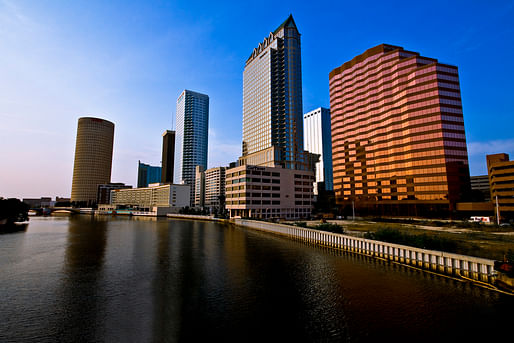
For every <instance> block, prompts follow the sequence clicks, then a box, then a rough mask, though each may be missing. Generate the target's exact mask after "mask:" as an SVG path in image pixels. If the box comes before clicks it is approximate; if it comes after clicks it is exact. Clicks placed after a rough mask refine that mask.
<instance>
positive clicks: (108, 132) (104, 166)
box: [71, 117, 114, 206]
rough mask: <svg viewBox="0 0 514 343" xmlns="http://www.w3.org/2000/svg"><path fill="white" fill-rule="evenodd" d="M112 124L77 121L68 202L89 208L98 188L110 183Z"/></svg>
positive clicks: (101, 121) (88, 120) (112, 141)
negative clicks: (69, 198)
mask: <svg viewBox="0 0 514 343" xmlns="http://www.w3.org/2000/svg"><path fill="white" fill-rule="evenodd" d="M113 144H114V124H113V123H111V122H110V121H107V120H104V119H99V118H90V117H84V118H79V120H78V127H77V141H76V145H75V162H74V165H73V182H72V186H71V201H72V202H75V203H80V204H81V205H85V206H90V205H92V204H93V203H95V202H96V198H97V192H98V185H100V184H106V183H109V182H110V181H111V167H112V149H113Z"/></svg>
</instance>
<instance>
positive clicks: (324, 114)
mask: <svg viewBox="0 0 514 343" xmlns="http://www.w3.org/2000/svg"><path fill="white" fill-rule="evenodd" d="M303 146H304V149H305V150H307V151H309V152H311V153H315V154H318V155H320V158H319V161H318V162H317V163H316V170H315V176H316V182H315V183H314V194H318V187H319V186H323V187H324V190H329V191H331V190H333V189H334V185H333V179H332V131H331V124H330V110H329V109H328V108H323V107H319V108H317V109H315V110H313V111H311V112H308V113H305V114H304V115H303Z"/></svg>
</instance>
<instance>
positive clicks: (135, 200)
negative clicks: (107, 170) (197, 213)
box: [111, 184, 190, 214]
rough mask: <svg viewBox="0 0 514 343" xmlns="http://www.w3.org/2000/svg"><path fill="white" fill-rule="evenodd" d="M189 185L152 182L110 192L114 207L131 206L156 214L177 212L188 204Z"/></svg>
mask: <svg viewBox="0 0 514 343" xmlns="http://www.w3.org/2000/svg"><path fill="white" fill-rule="evenodd" d="M189 190H190V187H189V185H175V184H152V185H150V186H149V187H144V188H133V189H117V190H113V191H112V192H111V199H112V200H111V204H112V205H113V207H114V208H132V209H137V210H141V211H147V212H156V213H157V214H166V213H170V212H178V210H179V209H181V208H183V207H186V206H189V201H190V200H189V198H190V195H189Z"/></svg>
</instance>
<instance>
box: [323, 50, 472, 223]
mask: <svg viewBox="0 0 514 343" xmlns="http://www.w3.org/2000/svg"><path fill="white" fill-rule="evenodd" d="M329 79H330V112H331V116H332V157H333V164H334V166H333V168H334V191H335V195H336V201H337V203H339V204H341V205H347V206H352V203H353V204H355V206H356V207H361V208H363V211H364V209H366V208H367V211H370V210H373V211H374V210H378V209H379V208H380V209H381V210H382V211H387V213H388V214H400V215H437V214H438V212H445V213H448V211H451V210H453V209H455V203H456V202H457V201H458V200H460V198H461V197H462V195H463V194H464V193H466V192H467V191H469V167H468V155H467V148H466V136H465V133H464V120H463V115H462V104H461V99H460V86H459V75H458V70H457V67H455V66H452V65H447V64H442V63H439V62H438V61H437V60H436V59H433V58H428V57H423V56H420V55H419V53H416V52H411V51H406V50H404V49H403V48H401V47H398V46H391V45H385V44H383V45H379V46H376V47H374V48H371V49H369V50H367V51H366V52H364V53H363V54H362V55H359V56H357V57H355V58H353V59H352V60H351V61H348V62H346V63H344V64H343V65H342V66H340V67H339V68H336V69H334V70H333V71H332V72H331V73H330V75H329ZM377 207H379V208H377ZM350 211H351V210H350ZM361 213H362V212H361Z"/></svg>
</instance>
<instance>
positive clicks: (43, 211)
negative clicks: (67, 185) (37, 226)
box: [30, 207, 80, 216]
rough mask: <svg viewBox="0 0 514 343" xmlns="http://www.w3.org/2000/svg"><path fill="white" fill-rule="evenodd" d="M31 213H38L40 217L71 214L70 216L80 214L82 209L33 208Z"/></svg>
mask: <svg viewBox="0 0 514 343" xmlns="http://www.w3.org/2000/svg"><path fill="white" fill-rule="evenodd" d="M30 210H31V211H34V212H36V213H37V215H38V216H40V215H50V214H52V213H56V212H57V213H64V212H67V213H70V214H79V213H80V208H73V207H48V208H32V209H30Z"/></svg>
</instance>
